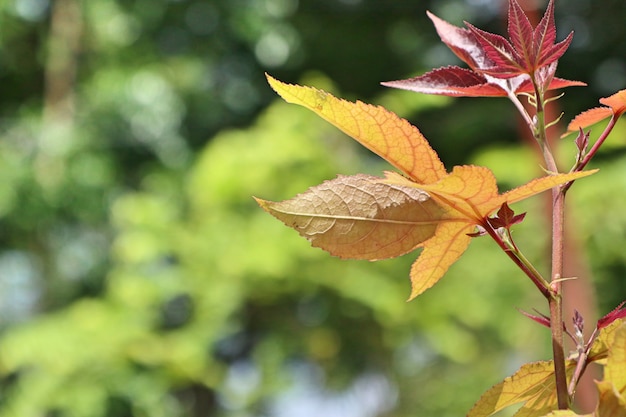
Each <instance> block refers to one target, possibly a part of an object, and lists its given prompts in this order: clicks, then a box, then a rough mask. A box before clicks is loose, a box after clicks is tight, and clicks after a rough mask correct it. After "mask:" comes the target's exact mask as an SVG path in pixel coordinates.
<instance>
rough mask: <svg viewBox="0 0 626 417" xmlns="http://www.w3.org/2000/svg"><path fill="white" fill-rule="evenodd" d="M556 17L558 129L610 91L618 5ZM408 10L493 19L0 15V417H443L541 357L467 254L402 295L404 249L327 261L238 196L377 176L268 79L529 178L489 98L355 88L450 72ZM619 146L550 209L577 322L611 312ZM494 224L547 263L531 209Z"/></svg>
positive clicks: (99, 1)
mask: <svg viewBox="0 0 626 417" xmlns="http://www.w3.org/2000/svg"><path fill="white" fill-rule="evenodd" d="M545 3H546V2H545V1H536V2H530V1H526V2H525V6H526V7H528V8H529V11H530V13H531V14H532V16H533V18H534V19H536V18H537V17H539V16H540V15H541V13H542V11H543V9H544V8H545V5H546V4H545ZM557 3H558V4H557V14H556V16H557V27H558V29H559V39H562V38H564V37H565V36H566V35H567V33H569V31H571V30H574V31H575V37H574V42H573V44H572V47H571V48H570V51H569V52H568V53H567V54H566V55H565V57H564V58H563V59H562V60H561V62H560V66H559V71H558V74H559V75H560V76H561V77H564V78H569V79H576V80H581V81H585V82H587V83H588V84H589V87H586V88H571V89H568V90H567V91H566V95H565V97H564V98H563V99H561V100H560V101H559V102H558V105H557V106H558V110H555V112H556V113H555V114H558V113H559V112H560V111H563V112H564V113H565V115H564V120H569V119H571V118H572V117H573V116H574V115H575V114H577V113H578V112H580V111H582V110H585V109H587V108H589V107H594V106H596V105H597V100H598V98H599V97H603V96H607V95H609V94H611V93H613V92H614V91H616V90H619V89H621V88H624V87H625V86H626V25H625V24H624V22H625V21H626V2H623V1H621V0H608V1H605V2H602V4H599V3H597V2H594V1H592V0H568V1H558V2H557ZM427 9H429V10H431V11H432V12H434V13H435V14H437V15H438V16H440V17H442V18H444V19H446V20H448V21H450V22H452V23H454V24H457V25H462V22H463V20H467V21H471V22H472V23H473V24H475V25H477V26H479V27H481V28H484V29H488V30H491V31H496V32H499V33H504V31H505V29H506V23H505V21H504V20H503V18H504V16H505V11H506V4H505V1H504V0H465V1H464V0H437V1H434V0H431V1H421V0H412V1H409V0H384V1H383V0H169V1H168V0H117V1H116V0H2V1H0V18H1V20H0V86H1V88H0V415H2V416H6V417H43V416H45V417H161V416H163V417H175V416H181V417H183V416H184V417H200V416H238V417H253V416H254V417H256V416H276V417H283V416H289V417H309V416H310V417H313V416H320V415H323V416H327V417H335V416H341V417H353V416H354V417H357V416H358V417H374V416H394V417H404V416H438V417H447V416H459V415H464V414H465V412H466V411H467V410H468V409H469V408H470V407H471V405H472V404H473V403H474V401H475V400H476V399H477V398H478V397H479V395H480V394H481V393H482V392H483V391H484V390H486V389H487V388H488V387H490V386H491V385H492V384H494V383H496V382H498V381H499V379H501V378H502V377H504V376H506V375H508V374H510V373H511V372H513V371H514V370H515V369H517V367H518V366H519V365H520V364H522V363H523V362H526V361H531V360H539V359H547V358H549V351H550V346H549V334H548V331H547V330H546V329H543V328H541V327H540V326H538V325H536V324H535V323H533V322H531V321H530V320H528V319H526V318H524V317H523V316H521V315H520V314H519V313H518V312H517V310H516V309H515V308H516V307H519V308H523V309H526V310H532V309H533V308H537V309H539V310H540V311H543V312H546V306H545V305H544V303H543V302H542V300H541V299H540V297H538V296H537V294H535V291H534V290H533V286H532V285H531V284H530V283H529V282H527V281H526V280H525V279H524V278H523V277H522V275H521V273H520V272H518V271H516V270H515V268H514V267H513V265H512V264H511V263H510V262H508V261H507V258H506V256H504V255H503V254H501V253H499V252H498V251H497V250H496V248H495V245H493V244H492V243H491V242H489V241H488V240H487V239H486V238H478V239H475V240H474V241H473V242H472V245H471V247H470V250H469V251H468V252H467V253H466V254H465V255H464V257H463V259H462V260H461V261H460V262H458V263H457V264H456V265H454V267H453V268H451V270H450V271H449V273H448V274H447V275H446V276H445V278H444V279H443V280H442V281H441V282H440V283H439V284H438V285H437V286H436V287H434V288H433V289H431V290H429V291H427V292H426V293H425V294H424V295H422V296H420V297H419V298H418V299H417V300H415V301H413V302H410V303H407V302H405V300H406V298H407V297H408V295H409V280H408V272H409V267H410V265H411V263H412V261H413V260H414V259H415V257H416V256H417V254H409V255H406V256H404V257H402V258H400V259H395V260H389V261H382V262H377V263H370V262H361V261H341V260H339V259H336V258H332V257H331V256H329V255H327V254H326V253H324V252H322V251H321V250H319V249H313V248H311V247H310V245H309V244H308V242H306V241H305V240H303V239H301V238H299V237H298V236H297V234H296V233H295V232H294V231H292V230H289V229H288V228H286V227H284V226H283V225H282V224H280V223H279V222H278V221H276V220H275V219H273V218H271V217H270V216H268V215H267V214H266V213H264V212H262V210H260V209H259V208H258V207H257V206H256V204H255V202H254V200H253V199H252V196H253V195H256V196H259V197H262V198H266V199H273V200H280V199H285V198H289V197H291V196H293V195H294V194H296V193H298V192H302V191H304V190H305V189H306V188H307V187H309V186H312V185H315V184H317V183H319V182H321V181H323V180H325V179H330V178H333V177H335V176H336V175H337V174H352V173H357V172H366V173H371V174H380V173H381V172H382V170H384V169H389V166H388V165H386V164H385V163H384V161H381V160H380V159H379V158H377V157H375V156H373V155H372V154H370V153H368V152H367V151H365V150H364V149H362V148H360V147H359V146H358V145H357V144H356V143H354V142H353V141H352V140H351V139H349V138H347V137H346V136H345V135H343V134H341V133H340V132H339V131H338V130H336V129H335V128H333V127H331V126H330V125H328V124H327V123H325V122H324V121H322V120H321V119H319V118H317V117H316V116H314V115H313V114H312V113H310V112H308V111H307V110H305V109H303V108H300V107H297V106H293V105H288V104H286V103H283V102H282V101H280V100H278V99H277V97H276V95H275V94H274V93H273V92H272V91H271V90H270V88H269V87H268V85H267V83H266V81H265V79H264V72H266V71H267V72H269V73H271V74H272V75H273V76H275V77H277V78H279V79H281V80H283V81H288V82H299V83H304V84H309V85H315V86H317V87H320V88H324V89H326V90H329V91H332V92H334V93H335V94H337V95H339V96H341V97H344V98H348V99H361V100H363V101H366V102H370V103H376V104H382V105H384V106H386V107H388V108H389V109H391V110H393V111H395V112H397V113H398V114H400V115H401V116H403V117H406V118H408V119H409V120H411V121H412V122H413V123H415V124H416V125H417V126H419V127H420V129H421V130H422V131H423V133H424V134H425V135H426V137H427V138H429V139H430V140H431V143H432V145H433V147H434V148H435V149H436V150H437V151H438V152H439V154H440V156H441V158H442V160H443V161H444V163H445V164H446V166H447V167H448V168H451V167H452V166H454V165H457V164H463V163H477V164H482V165H486V166H488V167H490V168H491V169H492V170H493V171H494V172H495V173H496V175H497V177H498V178H499V180H500V184H499V185H500V186H501V187H502V189H507V188H510V187H513V186H515V185H519V184H521V183H523V182H524V181H527V180H529V179H530V178H533V177H535V176H538V175H540V174H541V170H540V164H539V162H538V161H537V159H536V158H535V155H534V153H533V151H532V150H530V148H529V147H528V146H527V145H526V143H524V141H523V140H521V141H520V139H519V137H520V135H521V134H520V132H521V131H522V130H521V129H520V124H519V121H518V119H517V118H516V115H515V112H514V110H513V109H512V107H511V106H509V105H508V104H507V102H506V101H504V100H500V99H449V98H445V97H430V96H423V95H418V94H414V93H408V92H403V91H392V90H390V89H385V88H384V87H382V86H380V85H379V82H381V81H387V80H394V79H399V78H406V77H409V76H413V75H417V74H420V73H423V72H425V71H427V70H429V69H431V68H433V67H437V66H442V65H448V64H458V60H457V59H456V58H455V57H454V55H453V54H452V53H451V52H449V51H448V50H447V49H446V47H445V46H444V45H443V44H441V43H440V42H439V40H438V38H437V35H436V32H435V30H434V28H433V27H432V24H431V23H430V21H429V20H428V19H427V17H426V15H425V11H426V10H427ZM562 127H563V126H561V127H560V128H562ZM601 129H602V127H597V128H594V130H593V133H592V137H593V136H594V134H595V135H597V134H598V133H599V132H600V131H601ZM559 132H560V131H559ZM559 132H557V131H556V129H555V134H557V135H558V133H559ZM522 136H523V135H522ZM572 140H573V137H569V138H565V139H563V140H559V141H560V142H561V143H562V144H563V146H562V148H563V152H562V153H563V158H562V163H563V166H566V167H569V166H570V165H571V164H572V163H573V158H574V152H575V151H574V147H573V145H572ZM625 151H626V131H625V129H624V126H621V127H620V126H618V129H617V130H616V132H615V134H614V136H613V137H612V138H611V140H610V141H609V143H607V145H606V147H605V149H604V150H603V151H602V152H601V154H600V155H598V158H597V161H596V162H595V166H597V167H600V168H602V172H601V173H600V174H598V175H595V176H594V177H592V178H589V179H585V180H584V181H581V182H580V183H577V184H576V186H575V187H573V189H572V191H571V194H570V197H569V198H570V200H569V204H570V209H571V211H570V214H569V216H570V217H569V229H570V230H571V231H572V233H571V235H570V243H571V246H572V248H573V249H572V250H573V252H570V255H569V258H568V259H570V260H572V259H573V260H575V261H576V262H578V268H577V269H576V270H575V272H574V273H573V274H575V275H576V276H579V277H581V280H580V281H582V279H583V278H584V280H585V282H584V284H582V287H581V288H582V291H581V290H580V288H579V289H578V290H572V292H571V296H572V299H574V300H575V303H574V304H576V303H579V304H580V306H586V307H579V308H581V309H582V310H583V311H586V312H587V316H586V318H587V323H589V325H588V326H589V327H592V326H593V322H594V320H595V319H596V318H597V315H598V314H600V313H601V312H606V311H608V310H609V309H612V308H613V307H614V306H615V305H616V304H617V303H619V302H620V301H622V300H623V299H625V298H626V279H625V278H624V275H625V274H626V251H624V250H623V247H624V246H623V241H624V238H625V235H626V210H624V207H625V204H626V198H625V190H626V152H625ZM514 208H515V209H516V210H517V211H524V210H528V211H529V215H528V216H527V219H526V221H525V222H524V223H523V224H522V225H520V226H518V227H517V228H516V230H515V237H516V239H517V240H518V244H519V245H520V246H521V247H522V248H523V250H524V251H525V252H526V254H527V256H528V257H529V258H531V259H532V260H533V261H535V262H536V263H537V265H538V266H539V267H540V268H542V270H545V269H546V260H545V259H546V255H547V253H548V242H547V235H546V230H547V229H548V226H547V223H546V219H545V201H544V200H542V199H541V198H533V199H532V200H530V201H528V202H525V203H524V204H519V205H517V206H515V207H514ZM586 271H591V273H587V272H586ZM594 294H595V295H594ZM571 312H572V310H571V309H568V311H566V314H567V315H568V316H569V315H571ZM568 320H569V319H568Z"/></svg>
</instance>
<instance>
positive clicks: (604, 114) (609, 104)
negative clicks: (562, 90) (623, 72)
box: [563, 90, 626, 136]
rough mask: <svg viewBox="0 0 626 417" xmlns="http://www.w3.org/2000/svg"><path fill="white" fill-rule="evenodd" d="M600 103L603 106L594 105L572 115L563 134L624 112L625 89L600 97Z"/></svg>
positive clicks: (625, 103)
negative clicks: (572, 117) (576, 114)
mask: <svg viewBox="0 0 626 417" xmlns="http://www.w3.org/2000/svg"><path fill="white" fill-rule="evenodd" d="M600 103H602V104H604V106H602V107H594V108H592V109H589V110H586V111H584V112H582V113H580V114H579V115H578V116H576V117H574V119H573V120H572V121H571V122H569V124H568V125H567V132H565V133H564V134H563V136H566V135H569V134H570V133H573V132H578V131H579V129H584V128H586V127H589V126H591V125H593V124H596V123H598V122H600V121H602V120H604V119H606V118H609V117H611V116H613V117H615V118H618V117H620V116H621V115H622V114H624V112H626V90H620V91H618V92H617V93H615V94H613V95H611V96H609V97H604V98H601V99H600Z"/></svg>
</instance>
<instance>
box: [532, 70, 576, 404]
mask: <svg viewBox="0 0 626 417" xmlns="http://www.w3.org/2000/svg"><path fill="white" fill-rule="evenodd" d="M532 80H533V85H534V86H535V97H536V100H537V118H536V125H535V126H534V128H533V132H534V134H535V138H536V139H537V142H539V144H540V145H541V148H542V150H543V156H544V159H545V162H546V168H547V169H548V171H550V172H553V173H557V172H559V169H558V167H557V164H556V161H555V159H554V155H553V154H552V151H551V150H550V145H549V143H548V138H547V134H546V123H545V112H544V103H545V101H544V94H543V91H542V89H540V88H539V84H538V83H537V80H536V78H535V77H534V74H533V76H532ZM564 214H565V193H564V192H563V190H562V188H561V187H555V188H553V189H552V273H551V283H550V289H551V291H550V292H551V296H550V297H549V298H548V304H549V307H550V323H551V326H550V329H551V331H552V355H553V359H554V377H555V383H556V394H557V402H558V407H559V409H560V410H566V409H567V408H568V407H569V393H568V389H567V373H566V368H565V351H564V348H563V325H562V323H563V304H562V299H561V295H562V294H561V288H562V286H561V277H562V275H563V236H564V233H563V219H564Z"/></svg>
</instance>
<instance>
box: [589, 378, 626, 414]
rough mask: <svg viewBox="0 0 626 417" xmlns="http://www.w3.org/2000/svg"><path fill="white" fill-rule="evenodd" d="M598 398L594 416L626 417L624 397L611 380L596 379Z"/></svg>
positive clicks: (625, 399)
mask: <svg viewBox="0 0 626 417" xmlns="http://www.w3.org/2000/svg"><path fill="white" fill-rule="evenodd" d="M596 386H597V387H598V392H599V398H598V407H597V408H596V413H595V416H594V417H626V398H624V393H623V392H622V393H620V392H619V391H618V390H617V389H616V388H615V386H614V385H613V384H612V383H611V381H606V380H605V381H596Z"/></svg>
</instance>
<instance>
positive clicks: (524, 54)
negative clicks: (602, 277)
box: [508, 0, 535, 67]
mask: <svg viewBox="0 0 626 417" xmlns="http://www.w3.org/2000/svg"><path fill="white" fill-rule="evenodd" d="M508 18H509V25H508V32H509V39H510V40H511V43H512V44H513V47H514V48H515V49H516V50H517V52H518V54H519V55H520V58H522V59H523V62H525V63H526V65H527V67H530V66H532V63H534V61H535V47H534V46H535V42H534V38H533V36H534V34H533V27H532V25H531V24H530V21H529V20H528V17H527V16H526V14H525V13H524V9H522V7H521V6H520V5H519V3H518V2H517V1H516V0H511V1H509V15H508Z"/></svg>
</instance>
